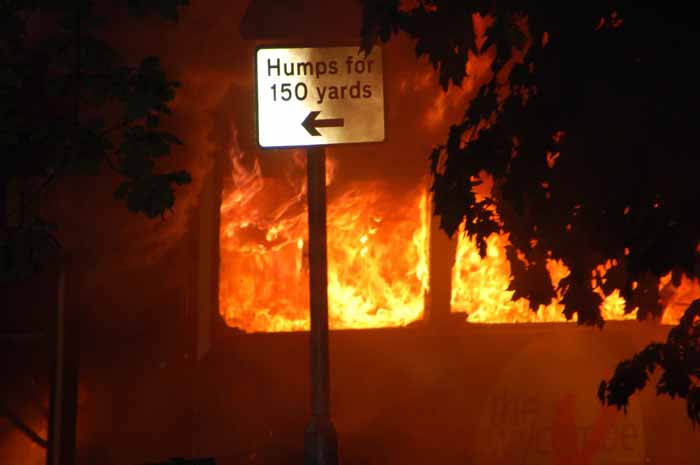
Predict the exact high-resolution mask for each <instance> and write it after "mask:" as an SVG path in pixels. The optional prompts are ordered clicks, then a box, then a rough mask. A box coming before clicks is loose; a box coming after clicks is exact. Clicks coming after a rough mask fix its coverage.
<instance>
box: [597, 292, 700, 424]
mask: <svg viewBox="0 0 700 465" xmlns="http://www.w3.org/2000/svg"><path fill="white" fill-rule="evenodd" d="M657 368H660V369H661V371H662V373H661V376H660V377H659V381H658V382H657V383H656V392H657V393H658V394H666V395H668V396H670V397H671V398H675V397H676V396H678V397H679V398H681V399H685V400H686V404H687V412H688V417H689V418H690V420H691V421H692V422H693V425H697V424H698V423H700V300H696V301H694V302H693V303H692V304H691V305H690V307H689V308H688V310H687V311H686V312H685V314H684V315H683V317H682V318H681V321H680V323H679V324H678V326H676V327H674V328H673V329H672V330H671V331H670V332H669V334H668V338H667V339H666V342H665V343H655V344H650V345H648V346H647V347H646V348H645V349H644V350H642V351H641V352H639V353H638V354H635V355H634V357H632V358H631V359H630V360H625V361H624V362H622V363H620V364H619V365H618V366H617V369H616V370H615V373H614V374H613V376H612V378H611V379H610V381H602V382H601V383H600V388H599V389H598V398H599V399H600V401H601V402H603V403H605V404H607V405H614V406H616V407H618V408H622V409H626V408H627V405H628V403H629V398H630V397H631V396H632V394H634V393H635V392H636V391H641V390H642V389H644V387H646V385H647V383H648V382H649V377H650V376H651V375H652V374H654V372H655V371H656V369H657Z"/></svg>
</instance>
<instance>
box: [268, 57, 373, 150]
mask: <svg viewBox="0 0 700 465" xmlns="http://www.w3.org/2000/svg"><path fill="white" fill-rule="evenodd" d="M255 71H256V72H255V74H256V78H255V84H256V87H255V91H256V99H257V128H258V143H259V144H260V146H261V147H264V148H270V147H298V146H309V145H330V144H344V143H352V142H381V141H383V140H384V88H383V77H382V54H381V49H380V48H379V47H374V49H373V50H372V53H370V54H369V55H368V56H365V54H364V53H363V52H360V50H359V48H358V47H324V48H259V49H258V50H257V52H256V70H255Z"/></svg>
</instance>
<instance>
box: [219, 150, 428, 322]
mask: <svg viewBox="0 0 700 465" xmlns="http://www.w3.org/2000/svg"><path fill="white" fill-rule="evenodd" d="M231 159H232V163H233V180H234V187H233V188H231V189H227V190H225V191H224V197H223V202H222V206H221V233H220V242H221V246H220V253H221V257H220V284H219V305H220V312H221V314H222V316H223V317H224V319H225V320H226V322H227V324H228V325H230V326H235V327H239V328H242V329H244V330H246V331H295V330H305V329H308V327H309V320H308V295H309V292H308V268H307V267H308V264H307V250H306V238H307V228H308V226H307V218H306V215H307V213H306V197H305V184H304V182H303V181H304V178H303V176H301V174H300V173H297V176H296V178H295V177H294V176H289V177H288V179H286V180H283V181H282V180H280V179H277V178H265V177H263V176H262V173H261V170H260V165H259V164H258V163H257V162H256V163H254V164H253V165H252V168H250V169H248V170H246V169H245V168H244V165H243V153H242V152H241V151H240V149H239V148H238V147H237V146H235V145H234V147H233V148H232V150H231ZM299 160H302V159H300V158H299V157H293V158H292V169H297V170H299V169H300V168H303V164H302V163H301V162H300V161H299ZM327 164H328V165H329V166H328V172H332V171H333V168H332V167H333V163H332V161H329V162H327ZM327 181H328V182H329V181H331V180H330V179H328V180H327ZM388 191H389V189H388V188H387V186H386V185H384V184H382V183H378V182H357V183H354V184H352V185H350V186H348V187H347V188H346V189H344V191H343V192H342V193H340V194H339V195H333V189H329V202H328V207H327V208H328V212H327V224H328V226H327V229H328V245H327V249H328V305H329V322H330V326H331V327H332V328H336V329H340V328H366V327H385V326H402V325H406V324H408V323H410V322H412V321H415V320H417V319H419V318H420V317H421V316H422V313H423V296H424V293H425V291H426V290H427V286H428V274H427V270H428V259H427V250H428V247H427V221H428V219H427V215H428V212H427V203H426V196H425V194H424V192H423V189H418V190H416V191H415V192H412V193H410V194H409V195H408V196H407V197H406V198H405V199H404V201H402V203H401V204H399V205H397V204H395V203H394V202H391V201H388V200H387V196H386V192H388ZM285 198H286V199H288V200H286V201H283V202H280V201H279V199H285Z"/></svg>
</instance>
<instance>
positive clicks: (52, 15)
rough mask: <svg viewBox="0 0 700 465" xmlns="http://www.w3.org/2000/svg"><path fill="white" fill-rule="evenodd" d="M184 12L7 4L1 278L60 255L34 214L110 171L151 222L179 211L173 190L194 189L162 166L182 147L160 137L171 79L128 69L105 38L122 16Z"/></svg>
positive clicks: (181, 0)
mask: <svg viewBox="0 0 700 465" xmlns="http://www.w3.org/2000/svg"><path fill="white" fill-rule="evenodd" d="M187 3H188V0H158V1H146V0H127V1H123V2H111V3H109V2H101V3H100V4H99V5H98V4H96V3H95V2H92V1H90V0H73V1H70V2H66V1H61V0H8V1H3V2H0V114H1V118H2V124H1V125H0V152H2V153H3V169H2V173H0V213H2V215H1V216H2V221H1V222H0V226H1V228H0V275H1V276H2V277H13V276H14V277H16V276H18V275H20V276H21V275H26V274H28V273H31V272H32V270H33V269H34V268H35V267H36V266H37V265H38V264H39V263H41V260H42V257H45V256H46V254H47V253H49V252H50V251H51V250H55V249H56V248H57V247H58V244H57V242H56V241H55V240H54V239H53V237H54V236H53V233H52V228H54V226H52V225H51V224H50V223H49V222H48V221H46V220H45V219H43V218H41V216H40V215H39V209H38V206H37V205H36V204H37V202H38V198H39V197H40V193H41V192H42V191H44V190H46V189H47V188H49V187H50V186H52V185H54V184H55V183H56V182H57V181H59V180H61V179H65V178H66V177H70V176H75V175H78V176H80V175H95V176H96V175H99V174H100V173H101V172H102V170H103V168H104V167H106V166H108V167H110V168H111V169H112V170H113V171H114V172H115V173H117V174H118V176H119V177H120V178H121V182H120V184H119V185H118V186H117V187H116V190H115V193H114V195H115V197H116V198H117V199H120V200H122V201H123V202H125V204H126V206H127V208H128V209H129V210H130V211H133V212H137V213H143V214H145V215H147V216H148V217H149V218H156V217H159V216H161V215H163V214H164V213H165V212H166V211H167V210H170V209H172V207H173V204H174V201H175V198H174V193H175V187H176V186H178V185H183V184H187V183H189V182H190V181H191V179H190V175H189V174H188V173H187V172H185V171H173V172H160V171H159V170H158V166H157V165H158V162H159V160H160V159H162V158H163V157H166V156H168V155H170V153H171V150H172V148H173V146H175V145H179V144H181V142H180V140H179V139H178V138H177V137H176V136H175V135H173V134H171V133H169V132H168V131H166V130H164V129H162V128H161V122H162V119H163V118H164V117H166V116H168V115H170V113H171V112H170V107H169V104H170V102H171V101H172V100H173V98H174V97H175V92H176V89H177V88H178V86H179V83H177V82H175V81H172V80H169V79H168V78H167V76H166V74H165V72H164V71H163V69H162V67H161V64H160V61H159V59H158V58H157V57H153V56H151V57H145V58H144V59H143V60H142V61H141V62H140V63H136V64H130V63H127V62H125V60H124V59H123V57H121V56H120V54H119V52H118V51H117V50H116V49H115V48H114V47H112V46H111V45H110V44H109V43H108V42H107V41H106V40H105V39H104V38H102V37H101V34H100V32H101V30H103V28H104V26H105V24H107V20H108V18H107V16H106V15H107V14H109V12H113V11H115V9H124V8H126V9H128V11H129V12H130V13H131V14H132V15H134V16H141V17H144V16H147V15H153V14H156V15H160V16H161V17H163V18H165V19H168V20H177V18H178V8H179V7H180V6H182V5H185V4H187ZM8 192H19V194H18V197H19V198H18V199H11V198H8V197H7V195H8ZM13 200H17V201H13ZM8 208H9V209H12V210H14V211H8ZM7 218H12V220H10V221H8V220H7Z"/></svg>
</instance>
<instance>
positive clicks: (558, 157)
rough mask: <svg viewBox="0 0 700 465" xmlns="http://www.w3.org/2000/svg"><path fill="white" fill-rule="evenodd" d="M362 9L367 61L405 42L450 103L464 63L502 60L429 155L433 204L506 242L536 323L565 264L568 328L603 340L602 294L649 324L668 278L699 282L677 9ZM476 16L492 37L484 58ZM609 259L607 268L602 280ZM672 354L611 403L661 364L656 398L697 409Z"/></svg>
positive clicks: (392, 1) (518, 292)
mask: <svg viewBox="0 0 700 465" xmlns="http://www.w3.org/2000/svg"><path fill="white" fill-rule="evenodd" d="M363 6H364V21H363V28H362V44H363V48H364V49H365V50H369V49H371V47H372V46H374V45H375V44H376V43H377V42H379V41H384V42H386V41H388V40H390V38H391V37H392V35H394V34H396V33H398V32H399V31H402V32H404V33H406V34H408V35H409V36H410V37H412V38H413V39H414V40H415V52H416V56H417V57H426V58H427V59H428V60H429V62H430V63H431V64H432V65H433V67H434V68H435V70H436V73H437V75H438V79H439V83H440V85H441V86H442V88H443V89H444V90H447V89H448V87H449V86H450V85H457V86H459V85H461V83H462V82H463V80H464V78H465V77H466V74H465V73H466V64H467V60H468V59H469V54H468V53H467V52H468V51H471V52H473V53H475V54H480V53H485V52H487V51H489V52H492V53H494V56H495V59H494V61H493V63H492V65H491V71H492V78H491V79H490V80H489V81H488V82H486V83H485V84H484V85H483V86H481V88H480V89H479V91H478V93H477V95H476V97H475V98H474V99H473V100H472V102H471V103H470V105H469V107H468V108H467V109H466V111H465V113H464V116H463V118H462V119H461V120H459V121H457V122H456V123H455V124H453V125H452V126H451V128H450V130H449V134H448V135H447V138H446V141H445V142H444V143H443V144H441V145H438V146H436V147H435V148H434V150H433V152H432V154H431V155H430V161H431V170H432V173H433V175H434V183H433V186H432V191H433V194H434V208H435V213H436V214H438V215H440V217H441V227H442V228H443V229H444V230H445V231H446V232H447V233H448V234H449V235H453V234H455V233H456V232H457V231H458V228H459V226H460V224H462V223H463V222H466V225H467V227H468V231H467V234H469V235H470V236H472V237H474V238H475V239H476V241H477V243H478V244H479V245H480V249H481V253H482V255H483V254H484V253H485V250H486V246H485V240H486V238H487V237H488V236H489V235H490V234H491V233H493V232H496V231H499V230H501V229H502V228H504V229H506V230H507V231H509V233H510V242H511V245H510V246H509V247H508V250H507V253H508V256H509V258H510V260H511V264H512V273H513V278H514V279H513V282H512V288H513V289H514V290H515V297H516V298H518V297H526V298H528V299H529V300H530V302H531V305H532V308H533V310H536V309H537V308H538V306H539V305H540V304H547V303H549V302H550V299H551V298H552V297H553V296H554V295H555V293H554V289H552V285H551V281H550V280H549V277H548V276H547V271H546V268H545V266H544V264H545V263H546V260H547V259H548V258H550V257H551V258H561V259H563V260H564V261H565V263H566V264H567V265H568V266H569V268H570V270H571V273H570V275H569V276H567V277H566V278H565V279H562V280H561V282H560V283H559V290H560V291H562V292H563V295H564V298H563V303H564V304H565V306H566V308H565V310H564V312H565V315H566V316H567V318H573V317H574V316H576V317H577V320H578V323H579V324H589V325H597V326H602V325H603V324H604V321H603V318H602V316H601V313H600V310H599V305H600V303H601V297H600V296H599V294H598V293H596V292H595V288H596V287H601V288H602V289H603V290H604V292H606V293H609V292H611V291H612V290H613V289H620V292H621V295H622V296H623V297H624V298H625V301H626V306H627V307H626V310H627V311H628V312H629V311H632V310H633V309H634V308H637V307H638V308H639V311H638V317H639V318H640V319H644V318H647V317H658V316H660V314H661V311H662V308H661V305H660V303H659V293H658V279H659V277H660V276H663V275H666V274H668V273H672V278H673V282H674V284H676V285H678V284H679V282H680V280H681V277H682V276H683V275H684V274H685V275H686V276H688V277H698V275H700V255H699V253H700V245H699V244H700V223H699V222H700V216H698V215H697V213H696V211H695V210H696V207H695V204H696V202H697V200H698V199H700V186H699V185H698V182H697V173H698V172H700V157H698V156H697V153H696V152H697V149H696V147H697V142H696V140H695V135H694V133H695V128H694V124H695V123H694V120H695V118H694V116H693V115H694V112H695V111H696V110H697V108H698V99H697V97H696V94H697V93H696V92H694V91H693V90H692V89H693V88H694V85H693V83H694V74H693V73H692V72H691V71H690V68H689V67H688V66H687V63H689V61H688V60H689V57H692V56H693V53H694V52H693V50H694V47H695V45H694V44H697V43H698V37H697V36H698V33H697V32H696V31H695V30H694V29H695V27H694V25H693V24H692V23H691V22H690V20H685V19H684V18H683V17H682V15H680V14H679V11H678V10H676V9H670V8H662V7H659V8H652V7H642V6H639V4H638V2H637V3H633V2H630V1H620V2H616V4H615V6H614V9H613V7H611V4H610V2H602V1H597V0H593V1H590V2H584V3H580V4H577V5H576V8H572V7H571V5H569V4H567V3H565V2H564V3H559V4H556V3H547V4H546V5H544V4H541V5H540V4H538V3H537V2H522V1H510V2H493V1H474V2H463V1H458V0H420V1H416V2H413V6H411V7H408V8H406V7H405V6H403V5H402V2H399V1H398V0H385V1H384V0H365V1H363ZM474 14H478V15H481V16H482V17H484V16H487V17H488V18H489V23H490V25H489V26H488V28H487V30H486V35H485V41H484V43H483V45H481V46H480V47H478V46H477V42H476V41H475V31H474V24H473V15H474ZM482 172H488V173H490V174H491V175H493V177H494V181H495V187H494V191H493V194H492V196H491V198H490V199H487V200H479V199H477V197H476V196H475V195H474V193H473V192H472V189H473V187H474V185H475V183H478V182H479V181H478V179H479V175H480V173H482ZM492 204H495V205H496V207H497V211H498V218H496V217H494V215H492V214H491V213H490V212H491V210H492V208H491V207H492ZM518 256H520V257H524V260H521V259H519V258H518ZM607 260H610V261H611V263H613V264H614V266H613V267H612V268H611V269H610V270H608V271H607V272H606V273H603V272H602V271H601V269H600V267H599V265H600V264H602V263H604V262H606V261H607ZM692 314H693V310H692V308H691V309H689V310H688V313H687V314H686V318H690V319H692V317H691V316H689V315H692ZM688 324H689V323H687V320H686V326H683V323H682V324H681V325H680V326H679V328H686V329H687V325H688ZM674 331H676V334H677V333H678V332H679V331H681V332H682V331H684V330H683V329H678V328H677V329H676V330H674ZM674 337H675V336H674ZM675 341H676V339H673V341H671V339H669V342H668V343H667V344H666V345H665V346H663V347H666V348H665V349H661V348H659V347H661V346H658V347H657V346H654V347H657V348H654V349H648V351H646V352H644V353H643V354H642V355H641V356H640V357H641V359H640V360H637V361H635V362H634V363H636V364H637V365H634V366H635V369H636V370H637V371H635V372H634V373H633V374H631V375H630V376H632V378H633V379H635V380H636V381H634V382H630V381H629V378H628V377H627V375H626V374H625V373H632V371H630V370H631V369H629V367H628V368H623V369H621V370H622V371H619V376H618V375H616V378H615V379H613V381H611V384H606V385H605V388H606V389H608V390H607V391H606V392H607V394H606V395H605V397H602V399H603V400H604V401H605V402H607V403H610V404H614V405H624V402H626V400H627V398H628V397H629V394H631V392H632V391H633V390H634V389H636V388H638V387H640V386H643V383H641V381H640V380H641V379H642V376H641V375H640V373H641V372H640V370H641V368H640V367H642V368H644V370H646V371H647V372H648V371H649V369H650V367H651V366H652V365H653V364H654V363H656V364H661V365H662V366H663V367H664V368H665V369H666V370H667V374H668V377H669V380H667V381H664V383H665V384H664V386H665V387H664V388H663V389H662V390H661V391H660V392H668V393H670V394H674V393H675V394H679V395H680V394H681V393H682V394H687V396H688V399H691V398H695V397H693V396H697V391H696V390H686V391H684V390H682V389H681V388H679V387H678V386H680V385H679V384H674V383H675V380H677V379H680V378H683V375H682V374H679V373H681V372H680V371H678V370H680V368H678V367H679V366H685V367H686V368H684V369H689V368H687V367H688V365H684V363H685V362H687V360H686V359H685V358H681V359H679V358H677V357H676V358H675V359H673V360H675V361H676V362H678V365H673V364H672V363H675V362H670V361H669V360H671V359H670V358H669V353H671V352H672V351H673V350H681V349H679V347H680V346H678V345H677V344H676V342H675ZM669 344H671V345H669ZM674 344H676V345H674ZM671 347H673V348H671ZM664 351H665V352H664ZM669 351H671V352H669ZM659 354H661V355H659ZM650 357H651V358H650ZM635 360H636V359H635ZM664 361H666V362H664ZM664 363H666V364H665V365H664ZM621 366H622V365H621ZM635 377H636V378H635ZM677 377H680V378H677ZM644 379H646V378H644ZM671 380H674V381H673V382H672V381H671ZM684 380H685V378H683V381H682V383H684V382H685V381H684ZM625 383H628V384H625ZM640 383H641V384H640ZM682 383H681V384H682ZM621 386H624V387H621ZM630 386H632V387H633V388H631V387H630ZM630 389H632V390H630ZM679 389H680V390H679ZM696 400H697V399H696ZM689 402H690V400H689ZM693 402H694V403H692V405H693V407H691V403H689V409H691V408H692V412H693V413H692V415H691V418H694V419H695V420H697V405H698V404H697V402H696V401H693ZM689 413H691V410H689Z"/></svg>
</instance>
